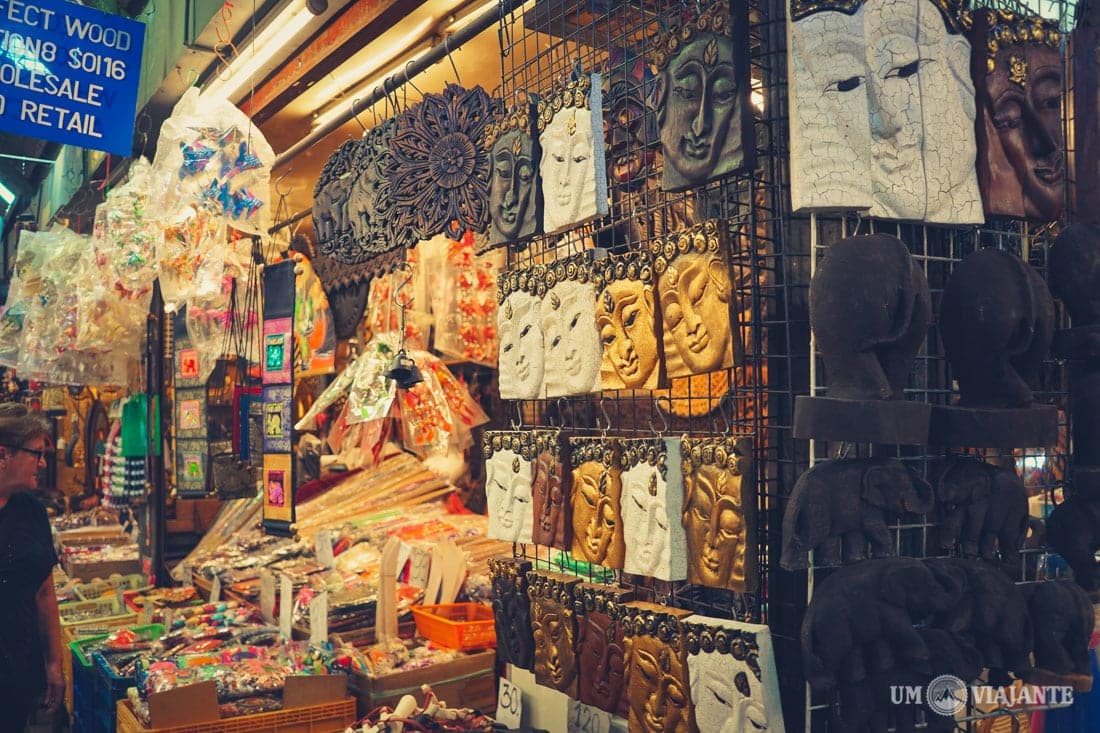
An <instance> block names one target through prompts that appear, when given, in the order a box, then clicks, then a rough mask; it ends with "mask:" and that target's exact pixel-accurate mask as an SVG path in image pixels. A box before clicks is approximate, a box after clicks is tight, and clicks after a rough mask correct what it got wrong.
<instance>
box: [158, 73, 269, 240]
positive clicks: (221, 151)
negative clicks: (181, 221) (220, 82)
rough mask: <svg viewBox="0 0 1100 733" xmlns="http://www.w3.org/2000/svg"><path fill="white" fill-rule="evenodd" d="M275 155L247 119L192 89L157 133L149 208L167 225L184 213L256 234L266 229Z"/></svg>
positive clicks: (221, 101)
mask: <svg viewBox="0 0 1100 733" xmlns="http://www.w3.org/2000/svg"><path fill="white" fill-rule="evenodd" d="M274 161H275V153H274V151H273V150H272V149H271V145H269V144H268V142H267V140H266V139H265V138H264V136H263V135H262V134H261V133H260V131H259V130H258V129H257V128H256V127H254V126H253V125H252V124H251V122H250V121H249V119H248V117H247V116H246V115H245V114H244V113H243V112H241V111H240V109H238V108H237V106H236V105H234V104H232V103H231V102H230V101H229V100H227V99H225V98H224V97H217V96H213V95H209V94H202V93H201V92H200V91H199V90H198V88H196V87H192V88H191V89H188V90H187V92H186V93H185V94H184V95H183V97H181V98H180V101H179V102H178V103H177V104H176V106H175V108H174V109H173V110H172V116H171V117H169V118H168V119H167V120H166V121H165V122H164V125H163V126H162V127H161V133H160V139H159V140H158V142H157V154H156V158H155V159H154V161H153V183H152V186H151V189H150V190H151V191H153V192H154V193H153V195H152V196H151V197H150V202H149V203H150V206H152V207H154V208H155V210H157V211H159V212H162V214H163V215H164V216H165V217H166V218H167V219H168V220H169V221H170V220H173V219H175V218H176V217H177V216H178V215H179V213H180V212H181V211H183V210H184V209H186V208H188V207H196V208H202V209H205V210H207V211H211V212H214V213H216V214H218V215H219V216H223V217H225V219H226V221H227V222H228V223H229V225H230V226H231V227H233V228H234V229H237V230H239V231H242V232H248V233H250V234H262V233H264V232H266V231H267V229H268V228H269V227H270V226H271V166H272V164H273V163H274Z"/></svg>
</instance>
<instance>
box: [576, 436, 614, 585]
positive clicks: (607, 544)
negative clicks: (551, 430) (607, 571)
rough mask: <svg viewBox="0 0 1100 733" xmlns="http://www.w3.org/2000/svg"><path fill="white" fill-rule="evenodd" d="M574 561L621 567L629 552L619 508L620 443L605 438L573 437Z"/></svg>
mask: <svg viewBox="0 0 1100 733" xmlns="http://www.w3.org/2000/svg"><path fill="white" fill-rule="evenodd" d="M569 452H570V455H569V460H570V465H571V468H572V480H573V486H572V512H573V514H572V520H573V548H572V554H573V559H574V560H579V561H581V562H590V563H596V564H597V565H603V566H604V567H608V568H622V566H623V559H624V557H623V556H624V555H625V553H626V545H625V544H624V540H623V522H622V513H621V510H620V502H619V500H620V496H621V495H622V480H621V477H622V469H621V468H620V467H619V459H618V455H617V454H618V445H617V443H616V442H615V441H613V440H610V439H604V438H570V439H569Z"/></svg>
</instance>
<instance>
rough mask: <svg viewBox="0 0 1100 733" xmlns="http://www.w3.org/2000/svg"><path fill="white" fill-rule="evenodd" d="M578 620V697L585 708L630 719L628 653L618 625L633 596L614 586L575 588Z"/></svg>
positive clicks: (589, 584)
mask: <svg viewBox="0 0 1100 733" xmlns="http://www.w3.org/2000/svg"><path fill="white" fill-rule="evenodd" d="M573 596H574V601H573V609H574V611H575V612H576V613H577V615H578V620H577V644H576V648H577V668H578V670H577V682H578V684H577V694H578V695H579V697H580V701H581V702H583V703H584V704H585V705H592V706H593V707H597V708H599V709H600V710H606V711H607V712H609V713H612V714H615V715H619V716H620V717H623V718H625V717H627V711H626V705H625V704H624V703H625V700H624V699H623V688H624V686H625V683H626V650H625V649H624V644H623V628H622V625H621V624H620V623H619V621H620V613H621V609H622V606H623V604H624V603H626V602H627V601H630V600H632V598H633V594H632V593H631V592H630V591H628V590H626V589H625V588H617V587H615V586H611V585H597V584H594V583H581V584H580V585H578V586H576V587H575V588H574V593H573Z"/></svg>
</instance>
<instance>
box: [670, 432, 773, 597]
mask: <svg viewBox="0 0 1100 733" xmlns="http://www.w3.org/2000/svg"><path fill="white" fill-rule="evenodd" d="M680 453H681V456H682V460H681V469H682V474H683V479H684V508H683V514H682V515H681V523H682V524H683V527H684V532H685V533H686V535H687V555H688V582H690V583H695V584H696V585H706V586H710V587H712V588H727V589H729V590H733V591H738V592H744V591H751V590H753V589H755V587H756V498H755V490H754V487H753V485H752V474H751V471H750V470H749V469H750V466H751V455H752V453H751V442H750V441H749V439H748V438H736V437H732V438H688V437H687V436H684V437H683V438H681V439H680Z"/></svg>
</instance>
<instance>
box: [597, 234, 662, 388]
mask: <svg viewBox="0 0 1100 733" xmlns="http://www.w3.org/2000/svg"><path fill="white" fill-rule="evenodd" d="M651 263H652V258H651V257H650V255H649V253H648V252H631V253H629V254H626V255H609V256H608V257H606V258H605V259H603V260H601V261H599V262H596V263H594V264H593V268H592V269H593V279H594V280H595V281H596V286H597V294H596V327H597V328H598V329H599V333H600V344H601V346H602V348H603V364H602V366H601V377H600V383H601V386H602V387H603V389H656V388H657V387H658V386H659V384H660V381H661V372H662V368H661V349H660V347H659V345H658V343H659V342H658V337H659V334H660V328H659V327H660V320H659V318H658V314H657V302H656V295H655V293H654V289H653V267H652V264H651Z"/></svg>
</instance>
